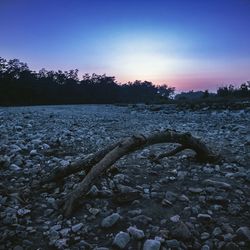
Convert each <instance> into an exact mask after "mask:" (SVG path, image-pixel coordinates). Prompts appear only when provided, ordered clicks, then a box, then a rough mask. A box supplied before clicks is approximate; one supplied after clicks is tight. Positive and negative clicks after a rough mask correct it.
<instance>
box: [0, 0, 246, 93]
mask: <svg viewBox="0 0 250 250" xmlns="http://www.w3.org/2000/svg"><path fill="white" fill-rule="evenodd" d="M0 16H1V34H0V37H1V38H0V56H2V57H5V58H7V59H10V58H19V59H20V60H22V61H24V62H27V63H28V64H29V66H30V68H32V69H35V70H38V69H40V68H42V67H45V68H46V69H54V70H57V69H63V70H67V69H71V68H78V69H79V70H80V72H81V73H82V74H83V73H85V72H89V73H93V72H96V73H100V74H102V73H107V74H109V75H115V76H116V77H117V79H118V81H120V82H126V81H129V80H131V81H133V80H135V79H141V80H151V81H153V82H155V83H157V84H160V83H167V84H170V85H172V86H176V87H177V89H179V90H184V89H185V90H186V89H206V88H209V89H214V88H216V87H217V86H218V85H222V84H227V83H241V82H244V81H246V80H250V0H210V1H205V0H204V1H201V0H196V1H192V0H182V1H181V0H179V1H178V0H175V1H174V0H172V1H168V0H165V1H163V0H162V1H160V0H155V1H154V0H143V1H138V0H137V1H136V0H133V1H132V0H131V1H130V0H126V1H125V0H124V1H122V0H113V1H112V0H105V1H104V0H99V1H95V0H92V1H85V0H82V1H80V0H79V1H74V0H72V1H70V0H67V1H66V0H58V1H55V0H50V1H48V0H43V1H41V0H22V1H20V0H1V1H0Z"/></svg>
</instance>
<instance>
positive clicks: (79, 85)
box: [0, 57, 250, 106]
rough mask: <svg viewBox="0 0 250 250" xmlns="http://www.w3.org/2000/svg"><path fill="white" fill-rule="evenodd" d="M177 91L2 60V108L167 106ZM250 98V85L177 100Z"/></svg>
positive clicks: (186, 95) (183, 95)
mask: <svg viewBox="0 0 250 250" xmlns="http://www.w3.org/2000/svg"><path fill="white" fill-rule="evenodd" d="M174 92H175V88H174V87H169V86H168V85H166V84H163V85H160V86H156V85H154V84H153V83H152V82H149V81H139V80H136V81H134V82H128V83H125V84H120V83H118V82H117V81H116V79H115V77H113V76H107V75H105V74H104V75H98V74H92V75H90V74H85V75H83V76H82V78H81V79H79V72H78V70H77V69H73V70H69V71H62V70H58V71H53V70H50V71H48V70H46V69H44V68H43V69H41V70H39V71H38V72H36V71H32V70H30V69H29V67H28V65H27V64H26V63H23V62H21V61H19V60H18V59H11V60H6V59H4V58H2V57H0V105H2V106H8V105H9V106H14V105H42V104H113V103H165V102H167V101H169V99H171V98H172V97H173V96H174ZM206 98H209V99H210V100H216V98H223V99H229V100H230V99H239V98H240V99H241V98H250V81H247V82H245V83H243V84H241V85H240V86H239V87H235V86H233V85H232V84H230V85H228V86H223V87H219V88H218V90H217V92H216V93H209V92H208V90H206V91H189V92H184V93H181V94H178V95H176V96H175V100H183V101H185V100H194V101H195V100H198V99H206Z"/></svg>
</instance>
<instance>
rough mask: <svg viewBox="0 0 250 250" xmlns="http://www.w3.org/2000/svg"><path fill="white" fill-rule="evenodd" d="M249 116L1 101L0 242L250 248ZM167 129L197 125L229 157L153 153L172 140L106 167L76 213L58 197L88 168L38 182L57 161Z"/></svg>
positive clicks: (15, 245)
mask: <svg viewBox="0 0 250 250" xmlns="http://www.w3.org/2000/svg"><path fill="white" fill-rule="evenodd" d="M249 124H250V111H249V109H245V110H243V109H242V110H238V111H229V110H209V109H203V110H196V111H192V110H189V109H183V110H180V109H178V110H177V109H176V108H175V107H173V106H171V105H165V106H164V105H163V106H162V107H161V108H160V109H159V108H156V109H155V108H152V107H151V106H147V105H127V106H114V105H72V106H71V105H68V106H37V107H13V108H11V107H0V232H1V234H0V249H16V250H19V249H20V250H21V249H38V248H40V249H111V248H112V247H115V248H120V249H131V250H132V249H146V250H147V249H150V250H154V249H157V250H158V249H168V248H173V249H175V248H176V249H249V248H250V242H249V241H250V233H249V232H250V229H249V228H250V213H249V211H250V181H249V180H250V165H249V162H250V143H249V138H250V137H249V134H250V126H249ZM164 129H175V130H177V131H181V132H190V133H192V135H194V136H196V137H199V138H201V139H202V140H203V141H204V142H205V143H206V144H207V145H208V146H209V147H210V148H211V149H212V150H213V151H215V152H217V153H220V154H221V155H222V161H221V162H218V163H214V164H213V163H201V162H197V161H196V160H195V158H194V157H193V156H194V153H193V152H192V151H190V150H185V151H183V152H181V153H179V154H177V155H175V156H172V157H169V158H164V159H161V160H160V162H159V163H154V162H152V161H151V160H150V157H149V156H150V155H152V154H156V155H157V154H159V153H162V152H166V151H168V150H171V149H173V147H174V146H175V145H171V144H170V145H154V146H151V147H149V148H145V149H143V150H139V151H136V152H134V153H132V154H130V155H128V156H126V157H123V158H121V159H120V160H119V161H117V162H116V163H115V164H114V166H113V168H112V169H111V170H110V171H107V172H106V173H105V174H104V175H102V176H100V177H99V178H98V179H97V180H96V182H95V183H93V185H92V187H91V189H90V192H89V193H88V195H87V196H86V197H82V198H80V199H79V204H78V206H77V210H76V211H75V212H74V214H73V215H72V216H71V217H69V218H65V217H64V216H63V215H62V210H61V207H60V205H59V204H60V202H59V201H60V200H61V199H62V198H63V197H64V195H65V194H68V193H69V192H70V191H72V190H73V189H74V188H75V187H76V185H77V184H78V183H79V182H80V181H81V180H82V178H84V176H85V175H86V173H85V172H84V171H81V172H79V173H77V174H74V175H72V176H69V177H67V178H65V181H64V183H60V185H57V184H56V183H48V184H45V185H44V186H43V187H42V189H40V190H37V189H36V187H37V184H38V183H39V181H40V180H41V179H42V178H45V177H46V176H48V174H49V173H50V172H51V171H52V170H53V169H54V168H56V167H65V166H67V165H68V164H70V163H71V162H75V161H76V160H78V159H80V158H81V157H85V156H87V155H89V154H91V153H94V152H96V151H97V150H99V149H102V148H103V147H105V146H107V145H109V144H111V143H113V142H115V141H117V140H120V139H121V138H124V137H127V136H130V135H133V134H141V133H143V134H150V133H152V132H155V131H159V130H164ZM124 197H126V198H127V202H123V203H117V201H119V198H124Z"/></svg>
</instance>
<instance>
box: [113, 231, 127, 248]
mask: <svg viewBox="0 0 250 250" xmlns="http://www.w3.org/2000/svg"><path fill="white" fill-rule="evenodd" d="M129 241H130V236H129V234H128V233H125V232H120V233H118V234H117V235H116V236H115V239H114V241H113V245H114V246H116V247H118V248H120V249H124V248H125V247H126V246H127V244H128V243H129Z"/></svg>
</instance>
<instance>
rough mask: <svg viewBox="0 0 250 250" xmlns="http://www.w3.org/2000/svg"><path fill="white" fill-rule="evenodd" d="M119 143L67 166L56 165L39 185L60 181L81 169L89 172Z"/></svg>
mask: <svg viewBox="0 0 250 250" xmlns="http://www.w3.org/2000/svg"><path fill="white" fill-rule="evenodd" d="M117 145H118V143H115V144H113V145H111V146H108V147H106V148H104V149H103V150H100V151H98V152H97V153H95V154H91V155H89V156H87V157H85V158H83V159H80V160H78V161H76V162H73V163H71V164H69V165H67V166H65V167H56V168H54V169H53V171H52V172H51V173H50V174H49V176H47V177H46V178H44V179H42V180H41V182H40V183H39V186H41V185H44V184H47V183H50V182H59V181H61V180H63V178H65V177H67V176H69V175H71V174H75V173H77V172H80V171H85V173H86V174H87V173H88V172H89V170H90V169H91V168H92V167H93V166H94V165H95V164H96V163H98V162H99V161H100V160H101V159H102V158H103V157H104V156H105V155H106V154H107V153H108V152H110V151H111V150H112V149H114V148H115V147H116V146H117Z"/></svg>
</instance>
